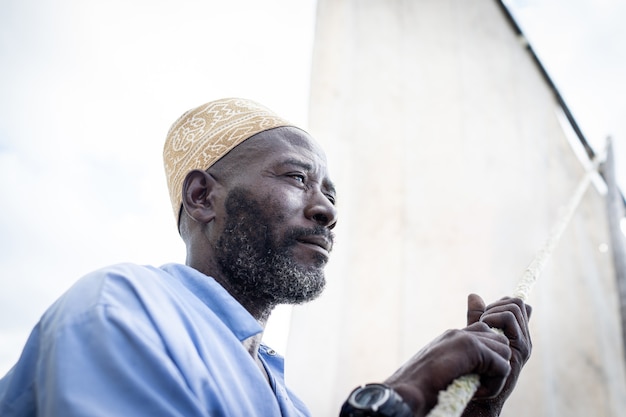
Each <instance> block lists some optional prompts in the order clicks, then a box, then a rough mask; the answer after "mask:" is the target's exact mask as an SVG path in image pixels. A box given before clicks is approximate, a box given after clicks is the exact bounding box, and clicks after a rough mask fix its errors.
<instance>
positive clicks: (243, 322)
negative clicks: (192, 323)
mask: <svg viewBox="0 0 626 417" xmlns="http://www.w3.org/2000/svg"><path fill="white" fill-rule="evenodd" d="M161 269H162V270H164V271H166V272H167V273H169V274H170V275H173V276H174V277H176V278H178V280H179V281H180V283H181V284H183V285H184V286H185V287H186V288H187V289H188V290H189V291H191V292H192V293H193V294H194V295H195V296H196V297H197V298H198V299H199V300H200V301H202V303H204V304H205V305H206V306H207V307H208V308H209V309H210V310H211V311H213V312H214V313H215V314H216V315H217V316H218V317H219V319H220V320H221V321H222V322H223V323H224V324H225V325H226V326H227V327H228V328H229V329H230V330H231V331H232V332H233V334H234V335H235V336H236V337H237V338H238V339H239V340H240V341H243V340H245V339H247V338H249V337H251V336H254V335H256V334H259V333H261V332H263V327H262V326H261V325H260V324H259V322H258V321H257V320H256V319H255V318H254V317H252V315H251V314H250V313H248V310H246V309H245V308H244V307H243V306H242V305H241V304H239V302H238V301H237V300H235V299H234V298H233V296H232V295H230V294H229V293H228V291H226V290H225V289H224V287H222V286H221V285H220V284H219V283H218V282H217V281H215V279H214V278H213V277H210V276H208V275H204V274H203V273H201V272H199V271H198V270H196V269H193V268H191V267H190V266H187V265H181V264H173V263H172V264H167V265H163V266H162V267H161Z"/></svg>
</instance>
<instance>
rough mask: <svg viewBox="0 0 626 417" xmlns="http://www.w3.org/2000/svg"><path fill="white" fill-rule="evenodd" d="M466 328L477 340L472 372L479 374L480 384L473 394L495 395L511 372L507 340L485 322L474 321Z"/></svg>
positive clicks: (478, 395)
mask: <svg viewBox="0 0 626 417" xmlns="http://www.w3.org/2000/svg"><path fill="white" fill-rule="evenodd" d="M466 330H467V331H469V332H471V333H472V334H474V336H475V338H476V341H478V342H479V345H477V346H476V347H477V352H478V355H479V356H478V357H479V361H478V362H477V365H476V368H475V369H474V371H473V373H477V374H479V375H480V386H479V388H478V390H477V391H476V394H475V396H476V398H483V399H485V398H493V397H496V396H497V395H498V394H499V393H500V392H501V390H502V388H503V387H504V385H505V383H506V381H507V377H508V376H509V374H510V373H511V364H510V359H511V356H512V352H511V348H510V347H509V340H508V339H507V338H506V336H504V335H502V334H500V333H497V332H494V331H493V330H492V329H491V328H490V327H489V326H488V325H486V324H485V323H480V322H479V323H474V324H473V325H471V326H468V327H467V328H466Z"/></svg>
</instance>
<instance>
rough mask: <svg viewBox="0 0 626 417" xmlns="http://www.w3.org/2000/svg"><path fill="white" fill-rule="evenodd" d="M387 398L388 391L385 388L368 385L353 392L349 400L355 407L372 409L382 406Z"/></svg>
mask: <svg viewBox="0 0 626 417" xmlns="http://www.w3.org/2000/svg"><path fill="white" fill-rule="evenodd" d="M388 398H389V391H388V390H387V389H386V388H385V387H383V386H376V385H369V386H366V387H363V388H361V389H360V390H357V391H356V392H354V394H353V395H352V398H350V400H352V401H353V402H354V405H355V406H357V407H373V406H380V405H382V404H384V403H385V401H387V399H388Z"/></svg>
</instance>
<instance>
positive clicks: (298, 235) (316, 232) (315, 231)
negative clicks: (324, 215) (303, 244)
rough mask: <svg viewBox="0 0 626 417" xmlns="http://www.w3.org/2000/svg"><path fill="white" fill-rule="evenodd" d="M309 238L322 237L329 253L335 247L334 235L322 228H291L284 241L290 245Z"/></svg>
mask: <svg viewBox="0 0 626 417" xmlns="http://www.w3.org/2000/svg"><path fill="white" fill-rule="evenodd" d="M309 236H321V237H323V238H324V239H325V240H326V241H327V242H328V243H329V244H330V248H329V250H328V251H329V252H330V251H331V250H332V248H333V247H334V246H335V234H334V233H333V232H332V231H331V230H330V229H328V228H327V227H324V226H314V227H310V228H309V227H292V228H290V229H289V230H288V231H287V233H286V236H285V238H286V240H287V241H288V242H289V243H290V244H291V243H295V242H296V241H298V240H300V239H302V238H306V237H309Z"/></svg>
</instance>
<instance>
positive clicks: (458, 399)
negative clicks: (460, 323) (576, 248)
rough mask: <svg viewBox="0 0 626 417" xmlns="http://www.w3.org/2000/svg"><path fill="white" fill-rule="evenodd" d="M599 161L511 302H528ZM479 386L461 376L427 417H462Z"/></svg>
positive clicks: (477, 381)
mask: <svg viewBox="0 0 626 417" xmlns="http://www.w3.org/2000/svg"><path fill="white" fill-rule="evenodd" d="M599 161H600V158H599V157H598V156H597V155H596V157H595V158H594V161H593V164H592V167H591V168H590V169H589V170H587V172H586V173H585V176H584V177H583V178H582V180H581V181H580V183H579V184H578V186H577V187H576V190H575V191H574V194H573V195H572V197H571V198H570V201H569V202H568V204H567V205H566V206H565V207H564V210H563V213H562V214H561V215H560V216H559V221H558V222H557V223H556V225H555V226H554V228H553V229H552V231H551V232H550V235H549V236H548V239H547V240H546V241H545V243H544V244H543V246H542V247H541V249H540V250H539V251H538V252H537V254H536V255H535V258H534V259H533V261H532V262H531V263H530V265H528V267H527V268H526V270H525V271H524V274H523V275H522V277H521V278H520V280H519V282H518V283H517V287H516V288H515V291H514V292H513V297H514V298H520V299H521V300H522V301H526V300H527V299H528V296H529V294H530V290H531V289H532V287H533V285H534V284H535V282H536V281H537V278H538V277H539V275H540V274H541V272H542V271H543V268H544V266H545V265H546V263H547V262H548V258H550V255H551V254H552V252H553V251H554V248H555V247H556V245H557V243H558V241H559V239H560V238H561V235H562V234H563V231H564V230H565V228H566V227H567V224H568V223H569V221H570V220H571V218H572V216H573V215H574V212H575V211H576V208H577V207H578V204H579V203H580V201H581V200H582V197H583V195H584V194H585V191H586V190H587V187H588V186H589V183H590V182H591V177H592V175H593V174H594V173H595V172H596V170H597V169H598V165H599ZM492 330H494V331H496V332H499V333H501V332H502V331H501V330H499V329H492ZM479 385H480V378H479V376H478V375H476V374H470V375H464V376H462V377H460V378H457V379H455V380H454V381H452V383H451V384H450V385H448V388H446V390H445V391H439V396H438V397H437V401H438V402H437V405H436V406H435V407H434V408H433V409H432V410H430V413H428V415H427V416H426V417H459V416H460V415H461V414H463V411H464V410H465V407H466V406H467V404H469V402H470V401H471V399H472V397H473V396H474V394H475V393H476V390H477V389H478V387H479Z"/></svg>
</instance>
